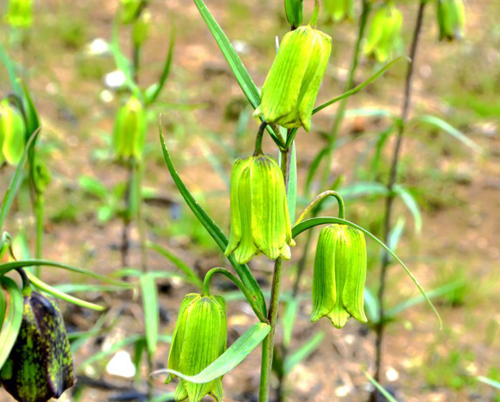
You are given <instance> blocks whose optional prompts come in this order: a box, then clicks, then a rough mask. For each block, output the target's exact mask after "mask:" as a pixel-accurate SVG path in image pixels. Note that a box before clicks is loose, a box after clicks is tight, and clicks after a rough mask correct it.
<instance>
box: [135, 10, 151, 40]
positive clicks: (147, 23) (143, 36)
mask: <svg viewBox="0 0 500 402" xmlns="http://www.w3.org/2000/svg"><path fill="white" fill-rule="evenodd" d="M150 30H151V13H150V12H149V11H148V10H144V11H143V12H142V13H141V15H140V16H139V18H137V19H136V20H135V21H134V26H133V28H132V40H133V41H134V45H135V46H137V47H141V46H142V45H143V44H144V42H146V40H147V39H148V36H149V31H150Z"/></svg>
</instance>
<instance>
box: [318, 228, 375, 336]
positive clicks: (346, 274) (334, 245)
mask: <svg viewBox="0 0 500 402" xmlns="http://www.w3.org/2000/svg"><path fill="white" fill-rule="evenodd" d="M365 282H366V243H365V237H364V235H363V233H362V232H361V231H359V230H357V229H355V228H351V227H350V226H347V225H337V224H335V225H331V226H327V227H325V228H324V229H323V230H321V233H320V235H319V239H318V246H317V248H316V258H315V261H314V274H313V292H312V299H313V311H312V313H311V321H312V322H316V321H318V320H319V319H320V318H322V317H328V318H329V319H330V321H331V322H332V323H333V325H334V326H335V327H337V328H342V327H343V326H344V325H345V324H346V323H347V321H348V320H349V318H350V317H351V316H352V317H354V318H355V319H357V320H358V321H361V322H366V321H367V318H366V316H365V312H364V305H363V292H364V289H365Z"/></svg>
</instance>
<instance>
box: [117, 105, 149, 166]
mask: <svg viewBox="0 0 500 402" xmlns="http://www.w3.org/2000/svg"><path fill="white" fill-rule="evenodd" d="M145 137H146V112H145V110H144V106H143V105H142V103H141V102H140V101H139V99H137V98H136V97H134V96H132V97H131V98H130V99H129V100H128V102H127V103H126V104H125V105H123V106H122V107H121V109H120V110H119V111H118V115H117V116H116V121H115V127H114V131H113V149H114V152H115V155H116V157H117V158H119V159H128V158H135V159H137V160H140V159H141V157H142V151H143V148H144V141H145Z"/></svg>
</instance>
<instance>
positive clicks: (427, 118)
mask: <svg viewBox="0 0 500 402" xmlns="http://www.w3.org/2000/svg"><path fill="white" fill-rule="evenodd" d="M415 119H417V120H420V121H422V122H424V123H429V124H432V125H434V126H436V127H438V128H440V129H441V130H443V131H444V132H445V133H447V134H449V135H451V136H452V137H454V138H455V139H457V140H458V141H460V142H462V143H463V144H464V145H466V146H468V147H469V148H471V149H472V150H473V151H474V152H478V153H481V152H482V151H483V149H482V148H481V147H480V146H479V145H478V144H476V143H475V142H474V141H472V140H471V139H470V138H469V137H467V136H466V135H465V134H464V133H462V132H461V131H460V130H457V129H456V128H455V127H453V126H452V125H451V124H449V123H447V122H446V121H444V120H443V119H440V118H439V117H436V116H431V115H421V116H416V117H415Z"/></svg>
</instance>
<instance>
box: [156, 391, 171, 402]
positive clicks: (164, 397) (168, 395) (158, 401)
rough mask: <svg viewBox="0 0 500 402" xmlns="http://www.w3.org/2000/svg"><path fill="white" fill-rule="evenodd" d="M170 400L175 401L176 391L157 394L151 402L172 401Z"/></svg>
mask: <svg viewBox="0 0 500 402" xmlns="http://www.w3.org/2000/svg"><path fill="white" fill-rule="evenodd" d="M170 401H172V402H173V401H175V392H167V393H165V394H162V395H160V396H157V397H155V398H153V399H152V401H151V402H170Z"/></svg>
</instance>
